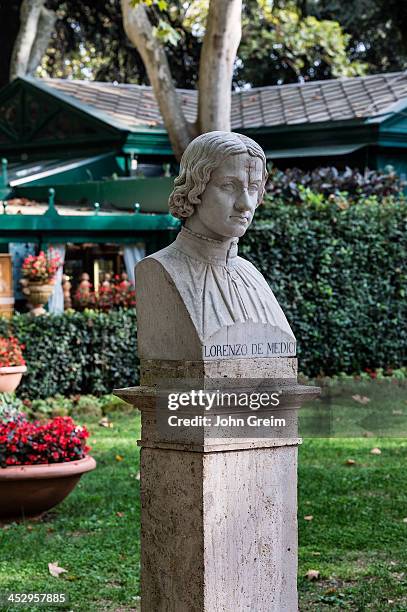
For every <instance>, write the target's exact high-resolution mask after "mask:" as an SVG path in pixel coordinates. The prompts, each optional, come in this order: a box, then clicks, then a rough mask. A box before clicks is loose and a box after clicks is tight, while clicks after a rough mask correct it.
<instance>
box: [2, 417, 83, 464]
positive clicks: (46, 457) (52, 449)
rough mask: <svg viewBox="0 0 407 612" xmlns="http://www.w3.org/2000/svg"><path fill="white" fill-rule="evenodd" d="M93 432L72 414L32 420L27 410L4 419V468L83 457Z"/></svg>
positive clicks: (59, 461) (60, 461) (61, 461)
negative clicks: (72, 417)
mask: <svg viewBox="0 0 407 612" xmlns="http://www.w3.org/2000/svg"><path fill="white" fill-rule="evenodd" d="M88 437H89V432H88V431H87V429H86V428H85V427H81V426H79V425H75V423H74V421H73V420H72V419H71V417H55V418H53V419H50V420H49V421H46V422H44V423H42V422H40V421H34V422H31V421H29V420H28V418H27V416H26V415H25V414H24V413H19V414H18V415H16V416H14V417H13V418H10V419H8V420H4V421H3V420H1V421H0V467H3V468H4V467H9V466H13V465H37V464H44V463H45V464H47V463H64V462H66V461H76V460H78V459H83V458H84V457H85V455H86V453H87V452H88V451H89V450H90V448H89V447H88V446H86V438H88Z"/></svg>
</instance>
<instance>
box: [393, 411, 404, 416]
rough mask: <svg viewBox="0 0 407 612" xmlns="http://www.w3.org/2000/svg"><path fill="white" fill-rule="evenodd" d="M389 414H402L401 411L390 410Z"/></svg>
mask: <svg viewBox="0 0 407 612" xmlns="http://www.w3.org/2000/svg"><path fill="white" fill-rule="evenodd" d="M391 413H392V414H394V415H395V416H397V415H400V414H403V411H402V410H392V411H391Z"/></svg>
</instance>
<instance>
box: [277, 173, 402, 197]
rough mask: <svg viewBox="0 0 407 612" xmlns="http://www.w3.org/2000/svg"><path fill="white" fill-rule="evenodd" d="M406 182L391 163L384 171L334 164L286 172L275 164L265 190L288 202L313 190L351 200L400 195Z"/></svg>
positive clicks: (327, 195) (313, 191) (305, 195)
mask: <svg viewBox="0 0 407 612" xmlns="http://www.w3.org/2000/svg"><path fill="white" fill-rule="evenodd" d="M404 185H405V182H403V181H402V180H401V178H400V176H399V175H398V174H396V173H395V172H394V169H393V168H392V167H391V166H387V167H386V169H385V171H384V172H383V171H376V170H370V169H369V168H365V170H364V171H363V172H360V171H359V170H358V169H357V168H345V170H338V169H337V168H335V167H333V166H327V167H326V168H321V167H320V168H315V169H314V170H301V169H300V168H288V169H287V170H284V171H283V170H279V169H278V168H275V167H274V168H271V169H269V180H268V182H267V185H266V191H267V193H268V195H269V196H270V197H271V198H273V199H275V198H283V199H284V202H286V203H295V202H298V201H300V200H302V199H304V198H306V197H307V195H308V193H309V192H310V191H311V192H312V193H317V194H322V195H324V196H325V197H329V196H339V197H341V199H342V200H344V201H346V202H348V203H349V202H353V201H356V200H358V199H359V198H361V197H369V196H377V197H384V196H386V197H387V196H396V197H397V196H398V195H399V194H400V192H401V191H402V190H403V187H404Z"/></svg>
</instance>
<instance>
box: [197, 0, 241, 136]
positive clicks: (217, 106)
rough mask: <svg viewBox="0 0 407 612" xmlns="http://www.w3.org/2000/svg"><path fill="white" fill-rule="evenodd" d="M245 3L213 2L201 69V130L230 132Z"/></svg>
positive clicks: (210, 6) (236, 1)
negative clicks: (233, 90)
mask: <svg viewBox="0 0 407 612" xmlns="http://www.w3.org/2000/svg"><path fill="white" fill-rule="evenodd" d="M241 20H242V0H211V2H210V5H209V12H208V18H207V21H206V32H205V37H204V41H203V45H202V50H201V59H200V70H199V106H198V108H199V111H198V129H199V131H200V132H201V133H203V132H211V131H212V130H223V131H230V129H231V123H230V113H231V105H232V77H233V68H234V62H235V58H236V53H237V50H238V47H239V43H240V39H241V36H242V22H241Z"/></svg>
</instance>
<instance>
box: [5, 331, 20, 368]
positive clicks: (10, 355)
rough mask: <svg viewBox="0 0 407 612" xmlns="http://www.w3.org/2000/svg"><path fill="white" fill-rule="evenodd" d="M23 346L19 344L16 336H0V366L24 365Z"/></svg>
mask: <svg viewBox="0 0 407 612" xmlns="http://www.w3.org/2000/svg"><path fill="white" fill-rule="evenodd" d="M24 348H25V346H24V345H23V344H19V342H18V340H17V338H15V337H14V336H9V337H8V338H2V337H0V368H9V367H11V366H22V365H25V360H24V357H23V350H24Z"/></svg>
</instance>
